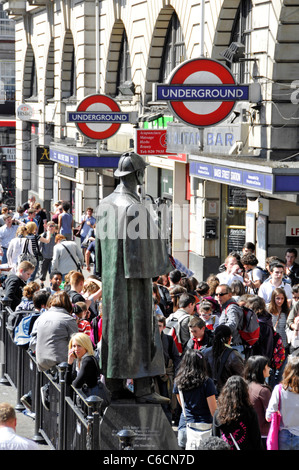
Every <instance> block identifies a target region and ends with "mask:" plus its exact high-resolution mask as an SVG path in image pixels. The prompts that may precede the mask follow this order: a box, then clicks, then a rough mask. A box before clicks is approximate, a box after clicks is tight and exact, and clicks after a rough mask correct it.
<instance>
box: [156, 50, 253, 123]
mask: <svg viewBox="0 0 299 470" xmlns="http://www.w3.org/2000/svg"><path fill="white" fill-rule="evenodd" d="M248 93H249V91H248V85H237V84H236V81H235V78H234V76H233V75H232V73H231V71H230V70H229V69H228V68H227V67H226V66H225V65H223V64H222V63H220V62H218V61H216V60H212V59H205V58H200V59H191V60H187V61H186V62H183V63H182V64H180V65H179V66H178V67H176V68H175V69H174V70H173V72H172V73H171V75H170V77H169V79H168V83H167V84H162V85H160V84H158V85H157V100H158V101H167V102H168V105H169V107H170V109H171V111H172V112H173V114H174V115H175V116H176V117H177V118H178V119H179V120H180V121H183V122H185V123H186V124H188V125H190V126H194V127H208V126H212V125H215V124H218V123H219V122H221V121H223V120H224V119H226V118H227V117H228V115H229V114H230V113H231V112H232V110H233V108H234V105H235V103H236V101H246V100H248Z"/></svg>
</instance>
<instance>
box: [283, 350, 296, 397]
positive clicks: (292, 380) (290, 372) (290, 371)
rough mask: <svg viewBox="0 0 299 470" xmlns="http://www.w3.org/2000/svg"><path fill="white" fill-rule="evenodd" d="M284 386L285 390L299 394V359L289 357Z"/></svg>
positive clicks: (284, 374) (284, 373)
mask: <svg viewBox="0 0 299 470" xmlns="http://www.w3.org/2000/svg"><path fill="white" fill-rule="evenodd" d="M281 383H282V386H283V388H284V389H285V390H290V391H291V392H293V393H299V357H298V356H289V358H288V362H287V364H286V366H285V369H284V371H283V375H282V382H281Z"/></svg>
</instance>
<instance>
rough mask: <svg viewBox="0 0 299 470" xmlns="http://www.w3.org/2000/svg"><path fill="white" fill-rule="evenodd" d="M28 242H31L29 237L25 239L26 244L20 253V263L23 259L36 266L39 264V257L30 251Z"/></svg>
mask: <svg viewBox="0 0 299 470" xmlns="http://www.w3.org/2000/svg"><path fill="white" fill-rule="evenodd" d="M28 244H29V240H28V238H27V239H26V241H25V244H24V248H23V252H22V253H20V254H19V256H18V265H19V264H20V263H22V261H29V262H30V263H31V264H33V266H36V265H37V259H36V257H35V256H34V255H32V254H31V253H29V251H28Z"/></svg>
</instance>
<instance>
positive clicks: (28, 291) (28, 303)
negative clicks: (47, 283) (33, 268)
mask: <svg viewBox="0 0 299 470" xmlns="http://www.w3.org/2000/svg"><path fill="white" fill-rule="evenodd" d="M38 290H40V285H39V284H38V283H37V282H34V281H31V282H29V283H28V284H26V286H24V288H23V296H22V300H21V302H20V303H19V305H17V307H16V311H19V310H34V303H33V294H34V293H35V292H37V291H38Z"/></svg>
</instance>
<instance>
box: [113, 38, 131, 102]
mask: <svg viewBox="0 0 299 470" xmlns="http://www.w3.org/2000/svg"><path fill="white" fill-rule="evenodd" d="M116 89H117V92H118V96H117V97H118V98H121V97H123V98H125V99H129V98H131V97H132V96H133V95H134V93H135V86H134V84H133V82H132V71H131V60H130V51H129V45H128V38H127V34H126V31H125V30H124V32H123V35H122V40H121V46H120V52H119V60H118V69H117V79H116Z"/></svg>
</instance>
